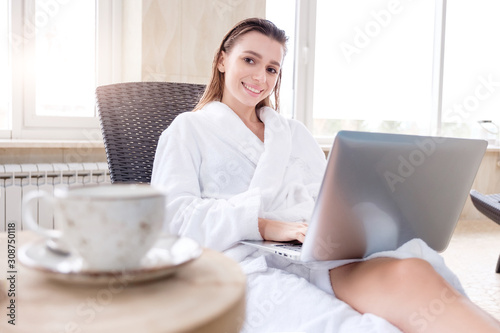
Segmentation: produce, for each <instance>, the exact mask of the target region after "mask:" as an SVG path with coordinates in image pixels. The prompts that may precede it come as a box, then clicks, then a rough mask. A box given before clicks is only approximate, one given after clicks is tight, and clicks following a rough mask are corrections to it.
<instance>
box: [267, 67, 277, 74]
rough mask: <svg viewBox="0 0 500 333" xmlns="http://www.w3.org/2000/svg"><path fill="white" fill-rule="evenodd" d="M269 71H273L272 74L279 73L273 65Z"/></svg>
mask: <svg viewBox="0 0 500 333" xmlns="http://www.w3.org/2000/svg"><path fill="white" fill-rule="evenodd" d="M267 71H268V72H269V73H271V74H277V73H278V71H277V70H276V69H275V68H272V67H270V68H268V69H267Z"/></svg>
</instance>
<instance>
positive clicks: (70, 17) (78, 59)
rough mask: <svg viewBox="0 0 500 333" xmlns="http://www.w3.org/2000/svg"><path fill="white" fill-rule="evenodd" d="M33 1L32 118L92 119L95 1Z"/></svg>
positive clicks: (93, 100)
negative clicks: (56, 3) (52, 5)
mask: <svg viewBox="0 0 500 333" xmlns="http://www.w3.org/2000/svg"><path fill="white" fill-rule="evenodd" d="M46 3H47V2H46V1H40V0H37V1H36V14H35V15H34V23H35V26H36V28H37V29H36V52H35V54H36V56H35V59H36V69H35V70H36V115H37V116H70V117H93V116H94V115H95V112H94V103H95V99H94V90H95V84H96V73H95V58H96V47H95V36H96V30H95V26H96V23H95V16H96V14H95V13H96V8H95V6H96V2H95V1H68V2H64V4H60V5H59V6H58V7H57V8H56V9H57V10H56V9H55V8H48V7H47V5H46Z"/></svg>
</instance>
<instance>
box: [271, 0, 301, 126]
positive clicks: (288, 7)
mask: <svg viewBox="0 0 500 333" xmlns="http://www.w3.org/2000/svg"><path fill="white" fill-rule="evenodd" d="M295 9H296V8H295V1H290V0H267V1H266V18H267V19H268V20H270V21H271V22H273V23H274V24H276V26H278V27H279V28H280V29H283V30H285V32H286V34H287V37H288V43H287V49H288V51H287V54H286V56H285V60H284V62H283V64H282V69H283V71H282V77H281V90H280V103H281V105H280V113H281V114H282V115H284V116H285V117H290V118H291V117H292V116H293V99H294V82H293V79H294V75H293V74H294V63H295Z"/></svg>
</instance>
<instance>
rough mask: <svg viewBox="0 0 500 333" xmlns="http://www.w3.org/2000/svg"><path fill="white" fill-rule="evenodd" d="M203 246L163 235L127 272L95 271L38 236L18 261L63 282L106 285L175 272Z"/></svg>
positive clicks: (24, 247) (154, 277) (78, 258)
mask: <svg viewBox="0 0 500 333" xmlns="http://www.w3.org/2000/svg"><path fill="white" fill-rule="evenodd" d="M201 253H202V248H201V247H200V246H199V245H198V243H196V242H195V241H194V240H192V239H189V238H185V237H178V236H164V237H162V238H160V239H159V240H158V241H157V242H156V243H155V245H154V246H153V248H152V249H151V250H149V252H148V253H147V254H146V256H145V257H144V258H143V259H142V261H141V266H140V267H139V268H137V269H133V270H126V271H95V270H89V269H87V268H86V264H85V262H84V260H83V259H82V258H81V257H80V256H78V255H77V254H74V253H71V254H69V255H60V254H57V253H55V252H53V251H51V250H49V249H48V248H47V246H46V239H44V238H42V239H38V240H36V241H34V242H32V243H29V244H26V245H25V246H23V247H21V249H20V250H19V261H20V262H21V264H23V265H24V266H26V267H29V268H31V269H34V270H37V271H39V272H41V273H43V274H45V275H46V276H47V277H49V278H52V279H56V280H59V281H64V282H74V283H85V284H105V283H110V282H112V279H119V280H120V281H122V282H123V281H126V282H127V283H137V282H144V281H150V280H154V279H159V278H162V277H166V276H168V275H170V274H172V273H174V272H175V271H176V270H177V269H178V268H179V267H180V266H182V265H184V264H186V263H188V262H190V261H192V260H194V259H196V258H198V257H199V256H200V255H201Z"/></svg>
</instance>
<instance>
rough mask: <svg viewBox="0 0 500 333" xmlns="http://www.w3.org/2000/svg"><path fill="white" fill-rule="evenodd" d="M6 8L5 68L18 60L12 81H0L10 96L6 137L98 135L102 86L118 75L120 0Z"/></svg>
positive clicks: (4, 107) (22, 1) (38, 2)
mask: <svg viewBox="0 0 500 333" xmlns="http://www.w3.org/2000/svg"><path fill="white" fill-rule="evenodd" d="M1 6H2V7H1V8H2V9H1V10H0V15H2V16H4V15H6V16H7V17H9V18H10V24H9V25H6V26H5V27H3V26H2V27H0V29H3V30H0V34H2V36H6V39H7V40H8V41H9V42H7V43H4V44H3V45H2V48H1V51H0V61H1V64H2V66H3V65H4V64H7V63H8V60H9V59H11V62H10V63H9V66H8V69H7V71H9V72H11V74H9V75H6V76H4V75H2V79H3V78H5V77H8V78H9V79H7V80H6V82H4V81H2V82H1V83H0V85H2V84H3V85H6V86H7V89H5V90H4V89H2V93H3V91H7V95H8V96H7V98H4V96H3V95H0V103H1V105H0V129H10V131H4V132H2V136H3V137H4V138H14V139H79V140H96V139H98V136H96V135H94V133H92V135H89V130H92V131H95V130H98V128H99V124H98V120H97V118H96V112H95V97H94V93H95V87H96V86H97V85H100V84H108V83H112V82H116V81H119V77H117V76H116V75H115V72H118V71H117V70H116V69H115V68H114V65H113V64H114V59H115V58H117V56H119V55H120V52H121V50H120V41H121V38H120V31H121V21H120V19H119V18H120V17H121V16H120V10H121V4H120V2H119V1H67V0H19V1H3V2H2V4H1ZM117 18H118V19H117ZM1 22H2V24H3V22H4V20H3V19H2V21H1ZM117 41H118V42H117ZM2 42H3V39H2ZM116 62H117V63H119V59H117V61H116ZM0 70H4V69H3V68H0ZM10 78H12V79H10ZM9 91H10V92H9ZM4 99H7V102H4ZM9 101H11V103H10V104H9Z"/></svg>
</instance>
